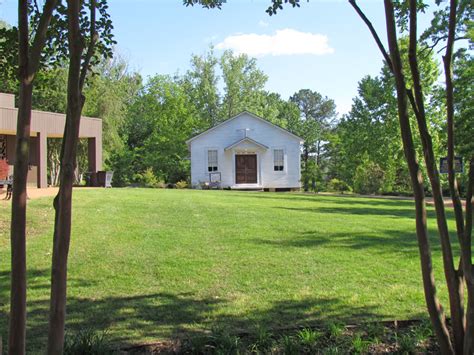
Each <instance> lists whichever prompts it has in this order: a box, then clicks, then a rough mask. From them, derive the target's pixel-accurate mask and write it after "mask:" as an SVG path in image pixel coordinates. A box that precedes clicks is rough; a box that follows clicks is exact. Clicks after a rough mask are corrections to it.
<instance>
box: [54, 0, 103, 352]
mask: <svg viewBox="0 0 474 355" xmlns="http://www.w3.org/2000/svg"><path fill="white" fill-rule="evenodd" d="M67 4H68V8H67V15H68V30H69V33H68V41H69V72H68V89H67V90H68V94H67V112H66V125H65V128H64V137H63V141H62V147H61V159H60V160H61V169H60V172H59V192H58V195H57V196H56V197H55V199H54V208H55V224H54V235H53V260H52V271H51V301H50V314H49V330H48V354H50V355H51V354H58V355H60V354H62V353H63V348H64V326H65V318H66V294H67V262H68V255H69V244H70V240H71V217H72V187H73V183H74V177H75V170H76V157H77V146H78V142H79V127H80V121H81V113H82V108H83V106H84V102H85V98H84V96H83V94H82V89H83V86H84V82H85V78H86V73H87V71H88V69H89V62H90V59H91V57H92V55H93V53H94V47H95V42H96V40H97V36H96V32H95V8H96V3H95V1H94V0H91V3H90V11H91V37H90V38H91V39H90V43H89V48H88V51H87V54H86V57H85V59H84V61H83V62H82V60H81V58H82V53H83V50H84V47H83V44H82V43H83V37H82V35H81V32H80V25H79V21H80V20H79V15H80V10H81V4H82V2H81V0H68V2H67Z"/></svg>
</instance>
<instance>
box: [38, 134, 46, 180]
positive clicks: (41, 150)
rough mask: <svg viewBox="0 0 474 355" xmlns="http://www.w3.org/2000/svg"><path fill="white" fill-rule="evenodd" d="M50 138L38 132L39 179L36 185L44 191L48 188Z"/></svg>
mask: <svg viewBox="0 0 474 355" xmlns="http://www.w3.org/2000/svg"><path fill="white" fill-rule="evenodd" d="M47 139H48V137H47V135H46V133H43V132H38V135H37V138H36V141H37V142H38V143H37V144H38V146H37V149H36V154H37V156H36V161H37V164H38V165H37V170H36V173H37V178H36V183H37V186H38V188H40V189H43V188H46V187H48V152H47V149H48V141H47Z"/></svg>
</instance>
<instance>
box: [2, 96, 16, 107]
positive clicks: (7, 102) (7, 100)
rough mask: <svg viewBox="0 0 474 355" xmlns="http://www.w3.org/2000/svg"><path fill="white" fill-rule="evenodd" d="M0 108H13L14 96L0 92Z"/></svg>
mask: <svg viewBox="0 0 474 355" xmlns="http://www.w3.org/2000/svg"><path fill="white" fill-rule="evenodd" d="M0 107H3V108H15V95H13V94H4V93H1V92H0Z"/></svg>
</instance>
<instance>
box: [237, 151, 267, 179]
mask: <svg viewBox="0 0 474 355" xmlns="http://www.w3.org/2000/svg"><path fill="white" fill-rule="evenodd" d="M236 155H256V156H257V183H256V184H237V175H236V174H237V172H236V169H235V166H236V165H235V164H236V161H235V156H236ZM260 162H261V155H260V152H259V151H258V150H239V149H233V150H232V184H233V185H234V186H249V187H258V186H261V185H262V164H260Z"/></svg>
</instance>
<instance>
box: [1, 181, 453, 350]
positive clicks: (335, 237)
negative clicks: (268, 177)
mask: <svg viewBox="0 0 474 355" xmlns="http://www.w3.org/2000/svg"><path fill="white" fill-rule="evenodd" d="M51 202H52V201H51V198H43V199H38V200H31V201H30V202H29V230H28V269H29V274H28V304H29V308H28V348H29V349H30V350H37V349H40V348H41V347H42V346H43V344H44V337H45V335H46V329H47V328H46V322H47V308H48V297H49V274H50V269H49V268H50V263H51V245H52V221H53V210H52V207H51ZM0 209H1V217H0V226H1V230H0V312H1V313H0V314H1V319H0V334H1V335H2V336H3V339H5V338H6V328H7V318H6V315H7V309H8V303H9V291H8V288H9V267H10V260H9V255H10V254H9V252H10V251H9V233H8V228H9V213H10V209H9V204H8V203H7V202H2V203H1V204H0ZM413 214H414V213H413V203H412V202H411V201H400V200H385V199H384V200H382V199H373V198H357V197H337V196H313V195H304V194H284V193H281V194H276V193H254V192H249V193H246V192H230V191H191V190H152V189H107V190H83V191H81V190H77V191H76V192H75V200H74V216H73V223H74V228H73V236H72V243H71V251H70V257H69V289H68V295H69V298H68V321H67V328H68V329H69V330H78V329H83V328H87V327H93V328H96V329H99V330H101V329H108V331H109V335H110V337H112V339H113V340H114V341H115V342H117V343H119V344H129V343H140V342H147V341H153V340H157V339H165V338H168V337H171V336H175V335H177V334H182V333H183V332H186V333H189V334H191V333H193V332H198V331H200V330H202V329H204V328H210V327H212V326H214V325H225V326H227V327H231V329H233V330H240V329H251V328H252V327H253V326H255V325H256V324H265V325H266V326H267V327H281V326H288V325H296V324H302V325H304V324H311V323H314V322H328V321H344V322H349V323H353V322H359V321H361V320H385V319H409V318H420V317H424V313H425V311H424V310H425V308H424V301H423V293H422V287H421V281H420V280H421V277H420V271H419V261H418V249H417V244H416V240H415V235H414V220H413ZM430 214H431V223H430V227H431V228H432V230H433V228H434V227H435V225H434V223H433V216H432V211H430ZM433 232H434V231H433ZM432 241H433V248H434V265H435V266H436V267H437V268H438V271H439V270H440V263H441V257H440V251H439V246H438V242H437V237H436V234H435V233H432ZM440 275H441V274H440V273H439V272H438V275H437V279H438V280H440V279H441V277H440ZM439 284H440V286H443V285H441V282H440V283H439ZM440 292H441V298H442V299H445V291H444V287H440Z"/></svg>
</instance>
